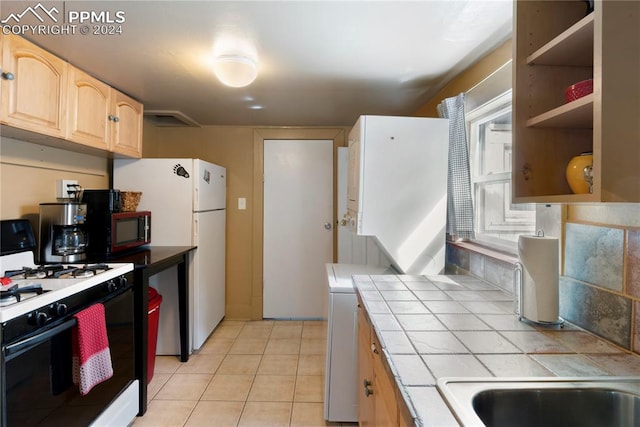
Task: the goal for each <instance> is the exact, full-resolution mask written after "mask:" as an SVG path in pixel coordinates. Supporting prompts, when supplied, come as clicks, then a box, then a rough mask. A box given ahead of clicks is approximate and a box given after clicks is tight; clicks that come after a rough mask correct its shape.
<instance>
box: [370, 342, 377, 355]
mask: <svg viewBox="0 0 640 427" xmlns="http://www.w3.org/2000/svg"><path fill="white" fill-rule="evenodd" d="M371 351H372V352H373V353H375V354H378V349H377V348H376V345H375V344H374V343H373V344H371Z"/></svg>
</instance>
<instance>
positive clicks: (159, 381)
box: [147, 372, 172, 403]
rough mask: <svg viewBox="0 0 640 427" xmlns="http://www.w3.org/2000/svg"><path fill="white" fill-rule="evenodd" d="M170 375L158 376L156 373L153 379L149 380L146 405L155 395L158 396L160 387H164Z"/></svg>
mask: <svg viewBox="0 0 640 427" xmlns="http://www.w3.org/2000/svg"><path fill="white" fill-rule="evenodd" d="M171 375H172V374H159V373H157V372H156V373H154V374H153V379H152V380H151V382H150V383H149V385H147V403H148V402H150V401H151V399H153V398H154V397H155V395H156V394H158V392H159V391H160V389H161V388H162V386H164V385H165V384H166V382H167V381H169V378H171Z"/></svg>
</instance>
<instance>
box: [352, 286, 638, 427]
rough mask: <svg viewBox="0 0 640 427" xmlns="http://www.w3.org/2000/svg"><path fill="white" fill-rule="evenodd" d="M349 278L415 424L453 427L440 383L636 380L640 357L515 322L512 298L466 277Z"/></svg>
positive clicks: (583, 336)
mask: <svg viewBox="0 0 640 427" xmlns="http://www.w3.org/2000/svg"><path fill="white" fill-rule="evenodd" d="M353 279H354V283H355V285H356V289H357V292H358V294H359V295H360V297H361V299H362V301H363V303H364V306H365V309H366V311H367V313H368V315H369V319H370V320H371V323H372V325H373V327H374V329H375V331H376V334H377V335H378V338H379V339H380V344H381V346H382V350H383V352H384V354H385V356H386V358H387V360H388V362H389V365H390V367H391V370H392V371H393V372H394V376H395V379H396V382H397V384H398V386H399V388H400V391H401V392H402V393H403V394H404V396H405V400H406V401H407V404H408V406H409V408H410V410H411V411H412V412H413V413H414V414H415V416H416V425H419V426H437V427H444V426H457V425H458V422H457V421H456V419H455V418H454V416H453V415H452V414H451V412H450V411H449V409H448V407H447V405H446V403H445V402H444V401H443V400H442V398H441V397H440V394H439V392H438V390H437V388H436V381H437V380H438V378H441V377H549V376H562V377H586V376H589V377H593V376H638V375H640V356H638V355H636V354H634V353H631V352H629V351H627V350H624V349H622V348H620V347H617V346H615V345H614V344H611V343H610V342H608V341H606V340H603V339H601V338H599V337H597V336H595V335H593V334H591V333H589V332H586V331H584V330H582V329H580V328H578V327H577V326H574V325H572V324H569V323H566V324H565V326H564V328H537V327H533V326H531V325H530V324H527V323H524V322H521V321H519V320H518V319H517V317H516V316H515V314H513V301H512V295H511V294H509V293H506V292H504V291H502V290H500V289H498V288H496V287H494V286H493V285H491V284H488V283H486V282H484V281H482V280H480V279H476V278H474V277H472V276H462V275H442V276H410V275H355V276H353Z"/></svg>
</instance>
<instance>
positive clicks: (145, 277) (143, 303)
mask: <svg viewBox="0 0 640 427" xmlns="http://www.w3.org/2000/svg"><path fill="white" fill-rule="evenodd" d="M195 248H196V247H195V246H147V247H144V248H142V249H139V250H136V251H135V252H130V253H127V254H123V255H119V256H117V257H113V258H110V259H109V262H131V263H133V264H134V270H133V280H134V288H133V302H134V306H135V309H134V322H135V328H134V331H135V332H134V334H135V354H136V357H135V375H136V378H137V379H138V380H139V381H140V402H139V408H140V412H138V416H142V415H144V413H145V412H146V411H147V380H148V376H147V365H148V362H147V358H148V345H147V341H148V331H149V323H148V320H149V316H148V306H149V278H150V277H151V276H153V275H155V274H158V273H160V272H161V271H164V270H166V269H168V268H170V267H173V266H176V267H177V270H178V277H177V286H178V312H179V315H178V316H179V322H180V361H181V362H187V361H188V360H189V268H188V264H189V263H188V258H189V257H188V255H189V252H191V251H192V250H194V249H195Z"/></svg>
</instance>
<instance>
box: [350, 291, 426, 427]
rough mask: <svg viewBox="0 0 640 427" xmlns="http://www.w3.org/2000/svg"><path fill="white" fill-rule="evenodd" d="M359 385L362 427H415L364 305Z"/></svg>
mask: <svg viewBox="0 0 640 427" xmlns="http://www.w3.org/2000/svg"><path fill="white" fill-rule="evenodd" d="M358 382H359V384H360V387H361V388H360V390H361V391H360V393H359V397H358V424H359V425H360V426H362V427H366V426H376V427H378V426H379V427H386V426H413V425H414V422H413V419H412V418H411V415H410V413H409V410H408V408H407V406H406V404H405V402H404V399H403V398H402V396H401V394H400V390H398V387H397V385H396V382H395V379H394V377H393V374H392V373H391V369H390V368H389V364H388V363H387V360H386V358H385V356H384V354H382V351H381V347H380V344H379V341H378V337H377V336H376V333H375V332H374V330H373V328H372V327H371V324H370V323H369V320H368V318H367V314H366V312H365V310H364V309H363V308H362V304H361V303H359V304H358Z"/></svg>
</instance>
